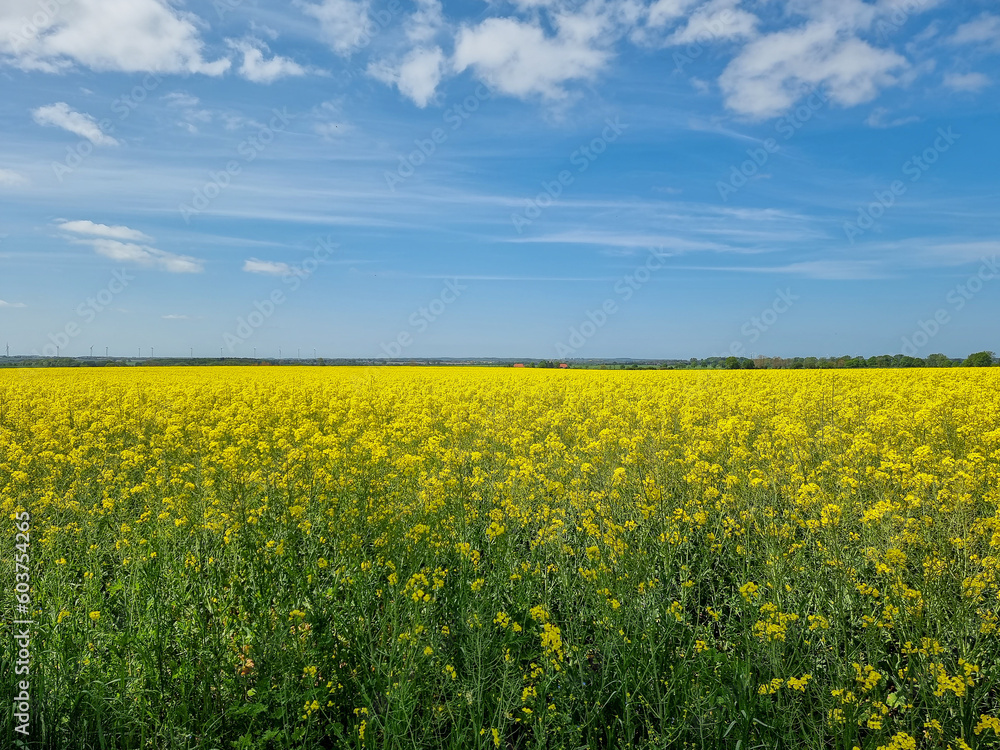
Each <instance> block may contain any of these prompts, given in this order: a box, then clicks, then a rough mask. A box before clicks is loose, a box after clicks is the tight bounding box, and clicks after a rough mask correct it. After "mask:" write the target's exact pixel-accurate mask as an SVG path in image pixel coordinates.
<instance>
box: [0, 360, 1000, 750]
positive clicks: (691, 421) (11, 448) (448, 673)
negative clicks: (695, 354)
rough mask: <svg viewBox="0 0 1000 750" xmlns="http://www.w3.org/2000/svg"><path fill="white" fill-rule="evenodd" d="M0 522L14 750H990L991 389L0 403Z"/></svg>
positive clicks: (99, 398) (134, 388)
mask: <svg viewBox="0 0 1000 750" xmlns="http://www.w3.org/2000/svg"><path fill="white" fill-rule="evenodd" d="M0 510H2V512H3V516H4V518H5V519H9V520H7V521H5V531H4V534H5V536H4V537H3V545H4V547H3V548H4V555H3V560H2V568H0V570H2V576H0V578H2V581H3V593H2V598H0V602H2V611H0V618H2V621H3V623H4V630H5V632H6V631H7V630H9V629H11V628H13V625H11V623H12V621H13V620H14V619H15V618H16V617H17V615H16V608H15V605H16V600H15V587H14V581H15V564H14V560H13V555H12V554H11V549H12V547H13V544H14V539H15V532H16V530H17V527H16V526H15V521H16V520H17V519H18V518H22V517H30V563H29V565H30V569H31V592H30V601H31V605H30V606H31V613H30V614H31V619H32V620H33V621H34V624H33V626H32V635H31V655H32V656H31V668H30V683H31V696H32V699H31V712H32V717H33V718H32V722H33V727H34V729H33V735H32V744H31V746H32V747H60V748H61V747H66V748H90V747H106V748H147V747H148V748H158V749H159V748H215V747H218V748H227V749H228V748H247V749H250V748H260V749H262V750H263V748H316V747H357V748H361V747H386V748H442V747H443V748H476V747H478V748H484V749H485V748H528V747H539V748H580V747H585V748H615V747H638V748H665V747H737V746H738V747H740V748H750V747H770V748H773V747H807V748H838V749H839V748H843V749H844V750H851V749H852V748H855V747H859V748H864V749H865V750H868V749H869V748H871V749H872V750H875V749H876V748H885V749H891V750H904V749H906V748H918V747H919V748H941V749H942V750H943V749H944V748H952V749H953V750H960V749H962V748H988V747H1000V718H998V717H1000V688H998V669H1000V667H998V666H997V662H998V656H1000V635H998V627H1000V598H998V596H1000V594H998V587H1000V573H998V568H1000V371H997V370H996V369H995V368H992V369H983V370H977V369H974V368H970V369H956V370H951V369H942V370H905V371H904V370H896V371H885V370H868V371H863V370H862V371H836V372H833V371H737V372H723V371H691V372H601V371H573V370H569V371H558V370H530V369H528V370H511V369H503V370H500V369H437V368H420V369H415V368H391V369H390V368H383V369H363V368H251V367H248V368H239V369H235V368H192V369H183V368H156V369H129V370H125V369H87V370H65V369H52V370H18V371H13V370H7V371H3V372H2V373H0ZM24 514H27V515H24ZM16 650H17V646H16V644H15V643H12V641H11V639H10V638H8V637H5V638H4V639H3V644H2V646H0V671H2V672H3V676H4V679H3V680H2V684H0V698H2V699H3V701H4V703H5V705H7V706H10V705H11V703H12V701H13V700H14V696H15V693H16V681H17V680H18V679H21V678H15V676H14V674H13V671H14V663H15V661H16ZM0 730H2V738H3V740H4V743H5V744H6V743H7V739H8V738H14V737H15V735H14V734H13V726H12V724H11V719H10V714H9V712H5V714H4V716H3V718H2V719H0Z"/></svg>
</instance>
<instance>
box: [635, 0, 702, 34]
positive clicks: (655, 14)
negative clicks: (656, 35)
mask: <svg viewBox="0 0 1000 750" xmlns="http://www.w3.org/2000/svg"><path fill="white" fill-rule="evenodd" d="M698 2H699V0H656V2H654V3H653V4H652V5H650V6H649V13H648V16H647V21H646V22H647V24H648V25H649V26H652V27H653V28H660V27H662V26H666V25H667V24H669V23H672V22H673V21H676V20H678V19H680V18H683V17H684V14H685V13H687V12H688V10H690V9H691V6H693V5H697V4H698Z"/></svg>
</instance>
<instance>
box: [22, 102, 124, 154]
mask: <svg viewBox="0 0 1000 750" xmlns="http://www.w3.org/2000/svg"><path fill="white" fill-rule="evenodd" d="M31 115H32V117H34V119H35V122H37V123H38V124H39V125H51V126H54V127H57V128H62V129H63V130H67V131H69V132H70V133H73V134H74V135H78V136H80V137H81V138H86V139H87V140H88V141H90V142H91V143H93V144H94V145H95V146H117V145H118V141H117V140H115V139H114V138H112V137H111V136H110V135H107V134H106V133H104V132H103V131H102V130H101V128H100V126H99V125H98V124H97V120H95V119H94V118H93V117H91V116H90V115H88V114H84V113H83V112H77V111H76V110H75V109H73V108H72V107H70V106H69V105H68V104H67V103H66V102H56V103H55V104H49V105H47V106H45V107H39V108H38V109H35V110H33V111H32V113H31Z"/></svg>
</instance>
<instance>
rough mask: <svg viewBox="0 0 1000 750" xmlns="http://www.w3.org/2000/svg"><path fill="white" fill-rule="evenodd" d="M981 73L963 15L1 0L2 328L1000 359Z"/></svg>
mask: <svg viewBox="0 0 1000 750" xmlns="http://www.w3.org/2000/svg"><path fill="white" fill-rule="evenodd" d="M998 61H1000V8H998V7H997V6H996V3H995V2H986V1H985V0H964V1H963V2H957V0H951V1H950V2H949V1H947V0H878V1H877V2H874V1H869V2H864V1H862V0H829V1H828V0H707V1H706V0H651V1H649V0H647V1H646V2H643V1H641V0H584V1H583V2H580V1H579V0H576V1H574V0H515V1H514V2H499V1H498V2H489V3H483V2H475V3H441V2H438V0H417V1H416V2H414V0H389V1H388V2H385V1H383V0H370V1H369V0H296V1H294V2H291V3H286V2H270V1H269V0H242V2H241V1H240V0H215V1H214V2H207V1H197V2H196V1H195V0H191V1H190V2H186V3H185V2H167V0H6V2H4V3H3V4H2V6H0V80H2V81H3V91H4V94H5V96H4V99H3V104H2V106H0V124H2V129H3V133H4V136H5V137H4V138H3V140H2V141H0V205H2V212H0V268H2V273H0V336H2V339H3V340H2V341H0V345H2V344H5V343H8V342H9V344H10V349H11V352H12V353H31V352H40V353H41V352H48V353H51V352H52V351H54V347H55V346H56V344H58V345H59V346H60V353H62V354H87V353H88V352H89V350H90V347H91V346H93V347H94V353H95V354H98V353H101V354H103V352H104V350H105V347H108V350H109V351H110V352H111V353H112V354H119V355H123V354H133V353H135V354H137V353H139V352H140V351H141V353H142V354H143V355H144V356H145V355H147V354H148V353H149V350H150V347H153V348H154V351H155V354H156V355H158V356H159V355H187V354H188V353H189V352H191V351H193V352H194V353H195V354H196V355H218V354H219V352H220V351H222V352H223V353H225V354H227V355H238V356H251V355H252V354H253V353H254V352H255V351H256V353H257V355H258V356H264V355H267V356H275V355H277V354H278V350H279V349H281V352H282V354H283V355H285V356H289V355H294V354H295V353H296V352H298V351H301V353H302V355H303V356H306V355H311V353H312V351H313V350H314V349H315V350H316V351H317V353H318V354H319V355H320V356H327V357H338V356H360V357H378V356H387V355H397V356H403V357H421V356H489V355H495V356H515V357H554V356H559V357H606V356H619V357H624V356H634V357H690V356H697V357H704V356H711V355H715V354H721V353H729V352H735V353H739V354H745V355H750V354H755V353H756V354H765V355H777V356H795V355H803V356H807V355H816V356H822V355H840V354H852V355H853V354H862V355H871V354H878V353H884V352H899V351H906V352H907V353H911V354H918V355H920V356H926V355H927V354H930V353H932V352H938V351H940V352H944V353H946V354H949V355H952V356H964V355H966V354H967V353H968V352H970V351H973V350H978V349H983V348H988V349H998V350H1000V346H998V342H997V341H996V335H997V334H996V326H995V321H996V320H997V319H998V314H1000V268H998V267H997V265H996V260H995V259H996V257H997V253H998V251H1000V239H998V237H1000V215H998V212H997V209H996V206H997V199H998V193H1000V190H998V187H997V186H998V179H997V173H998V169H1000V146H998V144H997V137H996V132H997V123H998V114H1000V112H998V109H1000V108H998V105H997V101H998V99H997V96H996V93H997V84H998V72H1000V70H998ZM994 276H996V278H993V277H994Z"/></svg>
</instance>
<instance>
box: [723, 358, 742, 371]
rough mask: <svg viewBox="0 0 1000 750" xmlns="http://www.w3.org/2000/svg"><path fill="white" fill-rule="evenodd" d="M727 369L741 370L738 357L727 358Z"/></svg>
mask: <svg viewBox="0 0 1000 750" xmlns="http://www.w3.org/2000/svg"><path fill="white" fill-rule="evenodd" d="M726 369H727V370H738V369H740V361H739V360H738V359H737V358H736V357H726Z"/></svg>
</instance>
